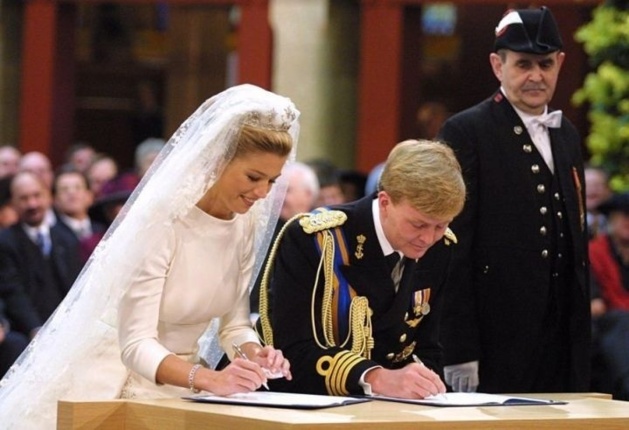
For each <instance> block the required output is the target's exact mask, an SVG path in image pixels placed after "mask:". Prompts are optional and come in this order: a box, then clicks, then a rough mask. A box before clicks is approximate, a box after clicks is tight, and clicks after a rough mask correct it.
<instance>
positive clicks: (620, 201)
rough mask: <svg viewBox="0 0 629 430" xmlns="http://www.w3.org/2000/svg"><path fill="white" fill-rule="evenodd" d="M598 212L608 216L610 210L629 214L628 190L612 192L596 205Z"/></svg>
mask: <svg viewBox="0 0 629 430" xmlns="http://www.w3.org/2000/svg"><path fill="white" fill-rule="evenodd" d="M598 210H599V212H600V213H602V214H603V215H605V216H608V215H609V214H610V213H612V212H625V213H627V214H629V192H628V193H620V194H614V195H613V196H611V197H610V198H609V199H608V200H606V201H604V202H603V203H601V204H600V205H599V207H598Z"/></svg>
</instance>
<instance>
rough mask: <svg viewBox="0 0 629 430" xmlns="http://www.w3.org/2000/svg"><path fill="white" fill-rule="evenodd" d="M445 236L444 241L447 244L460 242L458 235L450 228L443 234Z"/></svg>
mask: <svg viewBox="0 0 629 430" xmlns="http://www.w3.org/2000/svg"><path fill="white" fill-rule="evenodd" d="M443 238H444V239H443V241H444V242H445V243H446V245H450V243H454V244H456V243H458V240H457V238H456V235H455V234H454V232H453V231H452V230H450V229H449V228H446V232H445V233H444V234H443Z"/></svg>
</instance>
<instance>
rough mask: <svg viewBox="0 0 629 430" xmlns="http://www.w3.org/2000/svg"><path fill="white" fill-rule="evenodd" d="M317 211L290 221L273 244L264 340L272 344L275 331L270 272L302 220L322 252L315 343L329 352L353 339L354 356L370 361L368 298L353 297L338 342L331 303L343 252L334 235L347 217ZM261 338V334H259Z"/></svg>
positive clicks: (263, 300)
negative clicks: (337, 256)
mask: <svg viewBox="0 0 629 430" xmlns="http://www.w3.org/2000/svg"><path fill="white" fill-rule="evenodd" d="M318 210H320V211H321V212H317V213H311V214H299V215H296V216H294V217H293V218H291V219H290V220H289V221H288V222H287V223H286V225H284V227H283V228H282V229H281V230H280V232H279V234H278V236H277V238H276V239H275V241H274V243H273V247H272V248H271V252H270V254H269V259H268V261H267V264H266V267H265V269H264V274H263V277H262V282H261V285H260V325H261V327H262V336H261V341H262V342H264V344H266V345H273V331H272V327H271V324H270V320H269V314H268V280H269V274H270V272H271V269H272V266H273V262H274V261H275V256H276V253H277V249H278V247H279V243H280V240H281V238H282V236H283V235H284V232H285V231H286V228H287V227H288V226H289V225H290V224H291V223H292V222H293V221H295V220H297V219H299V224H300V225H301V227H302V229H303V230H304V232H305V233H307V234H315V233H316V234H317V241H318V242H319V247H320V250H321V259H320V260H319V266H318V269H317V275H316V277H315V281H314V287H313V291H312V299H311V322H312V331H313V336H314V339H315V342H316V343H317V345H318V346H319V347H320V348H322V349H327V348H329V347H332V346H336V345H340V346H341V347H345V346H346V345H347V343H348V341H349V339H350V338H351V339H352V347H351V351H352V352H353V353H355V354H359V355H362V356H364V357H366V358H369V356H370V353H371V350H372V349H373V337H372V330H371V310H370V309H369V302H368V300H367V299H366V298H365V297H353V298H352V300H351V304H350V310H349V320H350V322H349V333H348V334H347V338H346V339H344V340H343V341H342V342H339V341H338V340H337V339H335V338H336V336H335V315H334V312H333V305H332V304H333V300H334V287H335V283H336V284H337V285H338V280H337V278H336V276H335V272H334V255H335V252H340V250H337V245H336V242H337V241H336V240H335V234H334V232H335V229H336V228H337V227H339V226H341V225H343V224H344V223H345V221H346V220H347V215H346V214H345V213H344V212H342V211H336V210H332V211H329V210H327V209H325V208H320V209H318ZM337 239H338V237H337ZM322 269H323V274H324V280H325V282H324V289H323V298H322V301H321V303H322V306H321V325H322V328H323V337H324V339H323V342H322V341H321V340H320V339H319V337H318V335H317V329H316V318H315V298H316V294H317V286H318V285H319V279H320V275H321V271H322ZM258 336H260V335H259V334H258Z"/></svg>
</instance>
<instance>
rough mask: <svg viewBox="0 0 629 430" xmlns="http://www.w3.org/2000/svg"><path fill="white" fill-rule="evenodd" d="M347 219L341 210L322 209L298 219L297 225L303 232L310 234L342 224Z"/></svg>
mask: <svg viewBox="0 0 629 430" xmlns="http://www.w3.org/2000/svg"><path fill="white" fill-rule="evenodd" d="M346 220H347V215H346V214H345V212H342V211H336V210H334V211H322V212H314V213H311V214H310V215H308V216H305V217H303V218H301V219H300V220H299V225H301V228H303V229H304V232H305V233H308V234H312V233H316V232H319V231H323V230H328V229H330V228H334V227H338V226H340V225H343V224H344V223H345V221H346Z"/></svg>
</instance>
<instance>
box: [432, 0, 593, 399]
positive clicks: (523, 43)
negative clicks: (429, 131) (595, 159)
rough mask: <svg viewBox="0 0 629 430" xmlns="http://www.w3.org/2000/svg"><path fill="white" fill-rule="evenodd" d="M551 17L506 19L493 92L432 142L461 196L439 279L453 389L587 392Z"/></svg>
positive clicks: (570, 153) (514, 14)
mask: <svg viewBox="0 0 629 430" xmlns="http://www.w3.org/2000/svg"><path fill="white" fill-rule="evenodd" d="M561 48H562V42H561V37H560V35H559V31H558V28H557V25H556V22H555V20H554V18H553V16H552V14H551V12H550V10H549V9H547V8H545V7H542V8H540V9H523V10H512V11H508V12H507V13H506V14H505V15H504V17H503V18H502V20H501V21H500V23H499V24H498V26H497V28H496V38H495V52H493V53H491V54H490V57H489V60H490V63H491V67H492V70H493V72H494V74H495V76H496V77H497V78H498V80H499V81H500V84H501V86H500V89H499V90H498V91H497V92H496V93H495V94H494V95H493V96H492V97H491V98H489V99H487V100H485V101H483V102H481V103H479V104H478V105H476V106H473V107H472V108H469V109H467V110H465V111H463V112H460V113H459V114H457V115H454V116H453V117H451V118H450V119H449V120H447V121H446V123H445V124H444V126H443V128H442V130H441V132H440V135H439V137H440V138H441V139H443V140H444V141H445V142H446V143H447V144H448V145H450V146H451V147H452V148H453V149H454V151H455V154H456V156H457V158H458V160H459V162H460V163H461V167H462V169H463V174H464V176H465V181H466V185H467V191H468V198H467V200H466V203H465V208H464V209H463V212H462V213H461V215H460V216H459V217H457V219H456V220H455V221H454V222H453V223H452V228H453V230H454V231H456V232H457V235H458V238H459V244H458V246H457V247H456V248H455V249H454V250H453V262H452V263H453V264H452V266H451V267H452V269H453V271H452V274H451V275H450V276H449V278H448V286H447V291H448V294H447V296H446V301H445V304H444V319H443V321H442V324H443V325H442V342H443V347H444V354H445V365H446V366H445V367H444V375H445V380H446V383H447V384H448V385H450V386H451V387H452V388H453V389H454V390H455V391H474V390H476V389H478V390H479V391H482V392H489V393H521V392H564V391H584V390H587V389H588V384H589V367H590V363H589V358H590V357H589V355H590V313H589V312H590V311H589V300H590V296H589V285H588V273H587V272H588V268H587V228H586V223H585V206H584V202H585V194H584V186H583V184H584V179H583V158H582V155H581V143H580V139H579V136H578V134H577V131H576V130H575V128H574V126H573V125H572V124H571V123H570V122H569V121H568V120H567V119H566V118H562V116H561V112H560V111H554V112H551V111H550V109H549V108H548V103H549V102H550V100H551V98H552V96H553V93H554V91H555V86H556V83H557V79H558V75H559V70H560V68H561V66H562V64H563V61H564V57H565V54H564V53H563V52H561Z"/></svg>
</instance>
